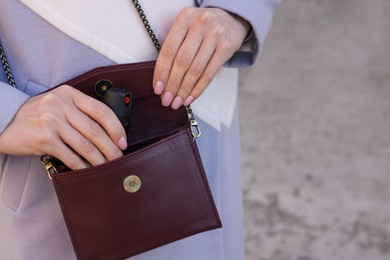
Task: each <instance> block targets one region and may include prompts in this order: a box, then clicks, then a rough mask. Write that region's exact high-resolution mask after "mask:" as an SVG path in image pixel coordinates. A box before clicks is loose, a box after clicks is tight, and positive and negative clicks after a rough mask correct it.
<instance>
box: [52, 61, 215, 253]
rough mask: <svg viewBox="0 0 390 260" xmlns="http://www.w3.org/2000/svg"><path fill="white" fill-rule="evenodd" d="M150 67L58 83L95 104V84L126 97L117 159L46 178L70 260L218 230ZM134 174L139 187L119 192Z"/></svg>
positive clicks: (181, 121)
mask: <svg viewBox="0 0 390 260" xmlns="http://www.w3.org/2000/svg"><path fill="white" fill-rule="evenodd" d="M153 69H154V62H142V63H136V64H126V65H115V66H109V67H102V68H98V69H95V70H92V71H90V72H88V73H85V74H83V75H81V76H79V77H77V78H75V79H72V80H70V81H68V82H66V83H65V84H69V85H71V86H73V87H75V88H77V89H79V90H81V91H82V92H84V93H86V94H88V95H90V96H92V97H95V98H98V99H99V98H100V97H99V96H98V95H96V93H95V91H94V87H95V84H96V82H98V81H99V80H101V79H105V80H110V81H111V82H112V83H113V84H114V86H115V87H117V88H124V89H129V90H131V91H132V93H133V108H132V109H133V111H132V120H131V127H130V131H129V134H128V144H129V147H128V149H127V150H126V151H125V156H123V157H121V158H118V159H116V160H113V161H110V162H107V163H104V164H101V165H99V166H95V167H91V168H88V169H84V170H79V171H69V172H62V173H57V174H54V175H53V183H54V186H55V189H56V193H57V196H58V200H59V203H60V205H61V209H62V213H63V215H64V218H65V222H66V225H67V228H68V231H69V234H70V237H71V240H72V243H73V247H74V250H75V252H76V255H77V258H78V259H124V258H127V257H131V256H133V255H136V254H139V253H142V252H145V251H148V250H151V249H153V248H156V247H159V246H162V245H165V244H168V243H171V242H173V241H176V240H179V239H182V238H185V237H188V236H191V235H194V234H197V233H200V232H204V231H207V230H212V229H216V228H220V227H222V224H221V221H220V218H219V215H218V212H217V209H216V207H215V203H214V200H213V197H212V195H211V191H210V188H209V185H208V181H207V178H206V174H205V172H204V168H203V165H202V161H201V159H200V155H199V152H198V149H197V146H196V143H195V141H194V140H193V138H192V135H191V132H190V125H189V121H188V118H187V112H186V109H185V108H181V109H179V110H173V109H170V108H164V107H162V106H161V102H160V98H159V97H158V96H156V95H155V94H154V93H153V89H152V75H153ZM130 175H135V176H137V177H139V179H140V180H141V187H140V189H139V190H138V191H137V192H135V193H129V192H127V191H126V190H125V189H124V187H123V182H124V180H125V179H126V178H127V177H128V176H130Z"/></svg>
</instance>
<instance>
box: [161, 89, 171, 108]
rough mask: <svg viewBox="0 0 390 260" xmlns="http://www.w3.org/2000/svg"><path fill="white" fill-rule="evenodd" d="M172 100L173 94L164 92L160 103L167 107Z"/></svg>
mask: <svg viewBox="0 0 390 260" xmlns="http://www.w3.org/2000/svg"><path fill="white" fill-rule="evenodd" d="M172 100H173V94H172V93H171V92H165V94H164V96H163V98H162V105H163V106H164V107H169V106H170V105H171V103H172Z"/></svg>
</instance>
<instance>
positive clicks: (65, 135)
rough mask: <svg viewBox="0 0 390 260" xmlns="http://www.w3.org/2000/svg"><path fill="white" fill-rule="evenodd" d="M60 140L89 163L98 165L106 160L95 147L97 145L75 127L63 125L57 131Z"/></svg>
mask: <svg viewBox="0 0 390 260" xmlns="http://www.w3.org/2000/svg"><path fill="white" fill-rule="evenodd" d="M59 135H60V138H61V140H62V141H63V142H64V143H65V144H67V145H68V146H69V147H70V148H72V149H73V150H74V151H75V152H76V153H77V154H79V155H80V156H81V157H82V158H83V159H85V160H86V161H87V162H89V163H90V164H91V165H99V164H102V163H105V162H107V159H106V158H105V156H104V155H103V154H102V153H101V152H100V151H99V149H97V147H96V146H95V145H94V144H93V143H92V142H91V141H89V140H88V139H87V138H85V137H84V136H83V135H82V134H80V133H79V132H78V131H77V130H76V129H74V128H73V127H71V126H70V125H69V126H68V127H64V129H63V130H62V131H61V132H60V133H59Z"/></svg>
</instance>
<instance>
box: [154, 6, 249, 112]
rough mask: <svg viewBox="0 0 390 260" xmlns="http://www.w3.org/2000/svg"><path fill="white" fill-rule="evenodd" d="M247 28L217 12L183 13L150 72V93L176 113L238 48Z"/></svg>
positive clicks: (212, 9)
mask: <svg viewBox="0 0 390 260" xmlns="http://www.w3.org/2000/svg"><path fill="white" fill-rule="evenodd" d="M249 29H250V24H249V23H248V22H246V21H245V20H243V19H241V18H239V17H238V16H235V15H233V14H231V13H229V12H226V11H224V10H221V9H218V8H194V7H188V8H185V9H183V10H182V11H181V12H180V13H179V15H178V16H177V17H176V19H175V20H174V22H173V25H172V28H171V30H170V31H169V33H168V35H167V38H166V40H165V42H164V44H163V46H162V48H161V52H160V55H159V57H158V59H157V63H156V68H155V71H154V78H153V86H154V92H155V93H156V94H157V95H161V97H162V104H163V105H164V106H171V107H172V108H173V109H178V108H179V107H180V106H182V105H185V106H187V105H189V104H191V103H192V102H193V101H194V100H195V99H197V98H198V97H199V96H200V95H201V94H202V93H203V91H204V90H205V89H206V88H207V86H208V85H209V84H210V82H211V81H212V80H213V79H214V77H215V75H216V74H217V72H218V70H219V69H220V68H221V67H222V66H223V64H224V63H225V62H226V61H227V60H228V59H229V58H230V57H231V56H232V55H233V54H234V53H235V52H236V51H237V50H238V49H239V48H240V47H241V45H242V42H243V40H244V39H245V37H246V35H247V34H248V31H249Z"/></svg>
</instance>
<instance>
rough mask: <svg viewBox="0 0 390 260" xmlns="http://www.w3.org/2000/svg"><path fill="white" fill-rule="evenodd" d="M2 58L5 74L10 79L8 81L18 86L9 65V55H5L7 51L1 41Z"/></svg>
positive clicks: (0, 58)
mask: <svg viewBox="0 0 390 260" xmlns="http://www.w3.org/2000/svg"><path fill="white" fill-rule="evenodd" d="M0 60H1V64H3V67H4V71H5V75H6V76H7V79H8V83H9V84H10V85H11V86H12V87H14V88H16V84H15V80H14V77H13V76H12V73H11V69H10V67H9V64H8V61H7V57H5V53H4V50H3V47H2V46H1V43H0Z"/></svg>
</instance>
